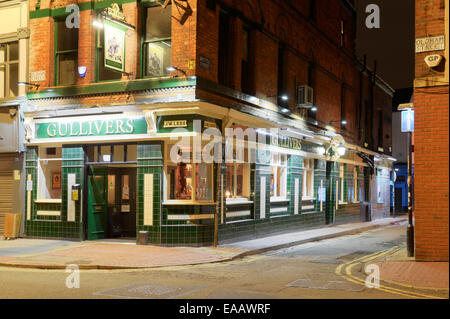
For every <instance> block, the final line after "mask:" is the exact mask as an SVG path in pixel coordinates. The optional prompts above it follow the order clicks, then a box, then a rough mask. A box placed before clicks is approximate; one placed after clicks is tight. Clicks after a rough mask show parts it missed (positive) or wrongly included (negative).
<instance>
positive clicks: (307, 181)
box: [303, 158, 314, 198]
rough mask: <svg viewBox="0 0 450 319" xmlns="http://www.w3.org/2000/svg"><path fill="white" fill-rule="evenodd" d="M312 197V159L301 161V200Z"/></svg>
mask: <svg viewBox="0 0 450 319" xmlns="http://www.w3.org/2000/svg"><path fill="white" fill-rule="evenodd" d="M313 197H314V159H310V158H305V159H304V160H303V198H313Z"/></svg>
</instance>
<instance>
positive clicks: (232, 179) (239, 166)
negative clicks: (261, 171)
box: [225, 162, 250, 198]
mask: <svg viewBox="0 0 450 319" xmlns="http://www.w3.org/2000/svg"><path fill="white" fill-rule="evenodd" d="M226 165H227V170H226V180H225V183H226V188H225V197H226V198H248V197H249V196H250V164H248V163H237V162H234V163H227V164H226Z"/></svg>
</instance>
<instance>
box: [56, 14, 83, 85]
mask: <svg viewBox="0 0 450 319" xmlns="http://www.w3.org/2000/svg"><path fill="white" fill-rule="evenodd" d="M67 16H68V14H64V15H61V16H55V17H53V24H54V26H53V27H54V37H53V67H54V68H53V85H54V86H59V80H58V78H59V55H61V54H67V53H75V52H77V53H78V47H77V49H74V50H65V51H58V23H60V22H62V21H64V20H65V19H66V17H67ZM77 36H79V29H78V28H77ZM78 45H79V40H78ZM77 64H78V56H77ZM75 84H76V81H75V83H72V84H65V86H67V85H75Z"/></svg>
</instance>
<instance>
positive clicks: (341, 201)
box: [339, 164, 345, 204]
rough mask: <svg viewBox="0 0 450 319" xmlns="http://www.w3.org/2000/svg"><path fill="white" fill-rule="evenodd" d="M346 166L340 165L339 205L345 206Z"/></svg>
mask: <svg viewBox="0 0 450 319" xmlns="http://www.w3.org/2000/svg"><path fill="white" fill-rule="evenodd" d="M344 172H345V165H344V164H340V165H339V204H345V202H344V189H345V188H344V178H345V174H344Z"/></svg>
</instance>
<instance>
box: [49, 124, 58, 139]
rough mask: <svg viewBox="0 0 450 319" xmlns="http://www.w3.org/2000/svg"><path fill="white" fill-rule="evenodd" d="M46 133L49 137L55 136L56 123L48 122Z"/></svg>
mask: <svg viewBox="0 0 450 319" xmlns="http://www.w3.org/2000/svg"><path fill="white" fill-rule="evenodd" d="M47 135H48V136H50V137H53V136H56V124H55V123H50V124H49V125H48V126H47Z"/></svg>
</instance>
